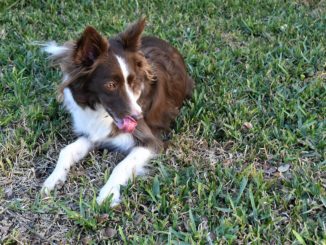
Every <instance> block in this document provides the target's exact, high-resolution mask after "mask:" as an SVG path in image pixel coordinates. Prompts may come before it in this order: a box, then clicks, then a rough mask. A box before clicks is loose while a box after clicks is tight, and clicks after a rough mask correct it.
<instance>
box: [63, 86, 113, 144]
mask: <svg viewBox="0 0 326 245" xmlns="http://www.w3.org/2000/svg"><path fill="white" fill-rule="evenodd" d="M64 105H65V106H66V108H67V109H68V111H69V112H70V113H71V115H72V119H73V126H74V131H75V132H76V133H79V134H83V135H86V136H87V137H88V138H89V139H90V140H91V141H92V142H101V141H105V139H106V138H107V136H108V135H109V134H110V132H111V130H112V124H113V119H112V117H110V116H109V114H108V113H107V112H106V111H105V109H104V108H103V106H101V105H97V106H96V109H95V110H92V109H90V108H82V107H80V106H79V105H78V104H77V103H76V102H75V100H74V98H73V96H72V94H71V91H70V89H69V88H65V89H64Z"/></svg>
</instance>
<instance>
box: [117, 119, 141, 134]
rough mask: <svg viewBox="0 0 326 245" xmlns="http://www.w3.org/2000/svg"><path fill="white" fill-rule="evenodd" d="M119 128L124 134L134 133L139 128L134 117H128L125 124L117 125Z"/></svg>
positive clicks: (124, 121)
mask: <svg viewBox="0 0 326 245" xmlns="http://www.w3.org/2000/svg"><path fill="white" fill-rule="evenodd" d="M117 126H118V128H119V129H120V130H122V131H123V132H126V133H132V132H133V131H134V130H135V128H136V126H137V121H136V120H135V119H133V118H132V117H130V116H127V117H125V118H123V122H122V123H119V124H117Z"/></svg>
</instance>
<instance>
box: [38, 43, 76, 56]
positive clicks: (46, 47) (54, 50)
mask: <svg viewBox="0 0 326 245" xmlns="http://www.w3.org/2000/svg"><path fill="white" fill-rule="evenodd" d="M41 45H42V46H43V48H42V50H43V51H44V52H46V53H48V54H50V57H51V58H54V59H56V58H58V57H60V56H63V55H64V54H66V53H67V52H69V51H70V49H69V47H67V46H59V45H58V44H57V43H56V42H54V41H52V42H48V43H45V44H41Z"/></svg>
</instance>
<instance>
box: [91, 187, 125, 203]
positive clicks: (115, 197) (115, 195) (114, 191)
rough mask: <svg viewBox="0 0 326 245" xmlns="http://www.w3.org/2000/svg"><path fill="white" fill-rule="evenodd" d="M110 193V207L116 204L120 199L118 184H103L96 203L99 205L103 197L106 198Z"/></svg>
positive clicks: (103, 199)
mask: <svg viewBox="0 0 326 245" xmlns="http://www.w3.org/2000/svg"><path fill="white" fill-rule="evenodd" d="M110 195H112V200H111V207H114V206H117V205H118V204H119V203H120V202H121V200H120V186H118V187H117V186H106V185H105V186H104V187H103V188H102V189H101V191H100V194H99V195H98V197H97V198H96V202H97V204H98V205H101V204H102V203H103V202H104V201H105V199H107V198H108V197H109V196H110Z"/></svg>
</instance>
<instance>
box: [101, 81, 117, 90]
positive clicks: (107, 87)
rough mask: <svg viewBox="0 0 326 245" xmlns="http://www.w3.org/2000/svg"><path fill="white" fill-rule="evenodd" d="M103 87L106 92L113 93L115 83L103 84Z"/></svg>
mask: <svg viewBox="0 0 326 245" xmlns="http://www.w3.org/2000/svg"><path fill="white" fill-rule="evenodd" d="M104 87H105V89H106V90H108V91H113V90H115V89H116V88H117V83H116V82H114V81H109V82H106V83H105V84H104Z"/></svg>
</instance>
